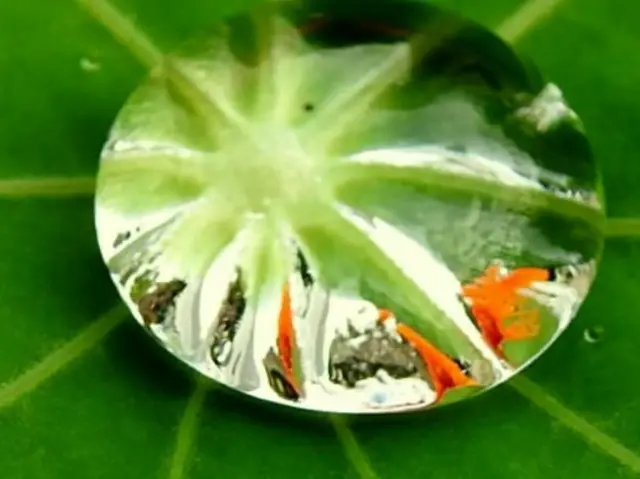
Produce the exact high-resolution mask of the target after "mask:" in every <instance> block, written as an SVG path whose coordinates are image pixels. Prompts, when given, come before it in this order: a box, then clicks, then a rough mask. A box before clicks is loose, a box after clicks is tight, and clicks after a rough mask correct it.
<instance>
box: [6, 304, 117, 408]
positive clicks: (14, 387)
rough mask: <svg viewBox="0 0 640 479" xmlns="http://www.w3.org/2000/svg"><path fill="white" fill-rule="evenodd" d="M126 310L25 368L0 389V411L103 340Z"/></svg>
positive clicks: (111, 314) (109, 314)
mask: <svg viewBox="0 0 640 479" xmlns="http://www.w3.org/2000/svg"><path fill="white" fill-rule="evenodd" d="M126 317H127V311H126V309H125V307H124V306H123V305H118V306H116V307H115V308H113V309H112V310H110V311H109V312H107V313H106V314H105V315H104V316H102V317H101V318H99V319H98V320H97V321H95V322H94V323H93V324H91V325H90V326H88V327H87V328H86V329H85V330H83V331H81V332H80V333H79V334H78V335H77V336H76V337H74V338H73V339H71V340H70V341H68V342H67V343H65V344H63V345H62V346H61V347H60V348H58V349H56V350H55V351H53V352H52V353H50V354H49V355H48V356H46V357H45V358H43V359H42V360H41V361H40V362H38V363H37V364H35V365H33V366H32V367H31V368H29V369H27V370H26V371H25V372H24V373H22V374H21V375H20V376H18V377H17V378H16V379H15V380H13V381H12V382H9V383H6V384H3V385H2V386H0V409H4V408H6V407H9V406H11V405H12V404H14V403H15V402H16V401H18V400H19V399H20V398H22V397H23V396H25V395H26V394H28V393H30V392H32V391H34V390H35V389H37V388H38V387H39V386H40V385H41V384H43V383H44V382H45V381H47V380H48V379H51V378H52V377H53V376H55V375H56V374H57V373H58V372H60V371H61V370H62V369H64V368H65V367H66V366H68V365H69V364H70V363H71V362H73V361H74V360H76V359H78V358H79V357H80V356H82V354H84V353H85V352H87V351H89V350H90V349H91V348H93V347H94V346H95V345H97V344H98V343H99V342H100V341H102V340H103V339H104V338H105V337H106V336H107V335H108V334H109V333H110V332H111V331H113V330H114V329H115V327H116V326H118V325H119V324H120V323H121V322H122V321H123V320H124V319H125V318H126Z"/></svg>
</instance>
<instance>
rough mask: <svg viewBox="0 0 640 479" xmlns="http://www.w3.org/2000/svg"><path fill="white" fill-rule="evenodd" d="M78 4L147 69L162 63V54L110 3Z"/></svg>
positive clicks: (85, 1)
mask: <svg viewBox="0 0 640 479" xmlns="http://www.w3.org/2000/svg"><path fill="white" fill-rule="evenodd" d="M76 2H77V3H78V4H79V5H80V6H81V7H83V8H84V9H85V10H87V11H88V12H89V13H90V14H91V15H92V16H93V17H94V18H95V19H96V20H97V21H98V22H99V23H100V24H102V25H103V26H104V27H105V28H106V29H107V30H109V31H110V32H111V34H112V35H113V36H114V38H116V40H118V41H119V42H120V43H121V44H122V45H123V46H124V47H126V48H127V49H128V50H129V51H131V52H132V53H133V55H134V56H135V57H136V58H137V59H138V61H140V63H142V64H143V65H145V66H146V67H147V68H152V67H154V66H156V65H158V64H159V63H160V62H161V61H162V56H163V55H162V52H160V51H159V50H158V49H157V48H156V46H155V45H154V44H153V42H152V41H151V40H150V39H149V38H148V37H147V36H146V35H145V34H144V33H142V32H141V31H140V30H139V29H138V28H137V27H136V26H135V25H134V24H133V22H131V21H130V20H129V19H128V18H126V17H125V16H124V15H123V14H122V13H121V12H120V11H119V10H118V9H116V8H115V7H114V6H113V5H111V3H110V2H109V1H105V0H76Z"/></svg>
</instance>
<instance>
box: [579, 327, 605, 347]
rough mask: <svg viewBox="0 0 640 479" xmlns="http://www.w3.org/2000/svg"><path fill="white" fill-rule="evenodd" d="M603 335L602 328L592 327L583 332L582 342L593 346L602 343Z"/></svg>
mask: <svg viewBox="0 0 640 479" xmlns="http://www.w3.org/2000/svg"><path fill="white" fill-rule="evenodd" d="M603 334H604V328H603V327H602V326H593V327H591V328H587V329H585V330H584V334H583V337H584V340H585V341H586V342H587V343H590V344H595V343H599V342H600V341H602V335H603Z"/></svg>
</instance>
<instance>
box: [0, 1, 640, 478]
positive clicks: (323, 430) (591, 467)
mask: <svg viewBox="0 0 640 479" xmlns="http://www.w3.org/2000/svg"><path fill="white" fill-rule="evenodd" d="M251 3H252V2H251V1H250V0H246V1H245V2H240V1H234V2H200V1H196V0H185V1H182V2H165V4H163V6H162V8H158V4H157V2H151V1H148V0H118V1H115V2H113V3H106V2H104V1H103V0H82V1H78V2H77V3H74V2H73V1H71V0H69V1H66V0H56V1H55V2H52V3H47V2H44V3H43V2H37V1H35V0H23V1H21V2H17V1H15V0H9V1H7V2H5V3H3V5H2V6H0V39H2V44H4V45H7V46H8V47H7V48H5V49H4V52H3V54H2V55H0V71H2V73H3V75H2V77H1V78H2V79H1V80H0V85H2V86H3V92H4V93H3V95H2V96H1V97H0V105H1V106H2V112H3V113H2V115H1V116H0V128H2V131H3V132H4V133H5V134H3V135H0V159H2V161H0V196H1V197H2V198H1V199H0V211H2V213H3V221H4V225H3V226H4V228H3V231H4V235H3V237H2V241H1V242H0V244H2V248H3V251H4V255H3V262H2V271H1V274H2V277H3V278H5V282H4V286H3V288H2V306H1V307H0V315H1V317H2V320H3V321H2V324H3V326H2V327H1V328H2V329H1V331H2V333H3V334H2V335H0V351H2V353H3V361H1V362H0V384H1V385H0V430H2V432H3V434H2V439H0V445H1V446H2V447H1V448H0V464H2V472H3V474H4V477H9V478H12V479H13V478H16V479H20V478H28V479H34V478H35V479H37V478H47V479H50V478H58V477H60V478H75V477H78V478H86V477H90V478H97V479H100V478H113V477H122V478H129V477H131V478H138V477H169V478H171V479H179V478H186V477H189V478H196V479H197V478H200V477H202V478H204V477H211V476H212V475H216V476H220V477H243V478H248V479H251V478H259V477H260V478H261V477H271V476H272V477H285V478H287V477H296V478H315V477H321V478H325V477H361V478H374V477H379V478H396V477H406V478H409V479H411V478H419V477H430V476H431V475H438V476H442V477H474V478H475V477H491V478H512V477H533V478H538V477H540V478H542V477H556V476H557V475H558V471H560V470H562V471H563V474H566V475H572V476H576V477H581V476H585V477H635V476H636V475H637V474H639V473H640V455H639V452H638V447H639V446H638V443H637V438H638V436H639V433H640V430H639V427H640V426H638V421H637V418H638V416H640V409H639V408H640V406H639V404H640V403H639V402H638V401H637V396H638V394H639V393H640V391H639V390H638V387H637V386H635V384H636V383H635V382H634V380H633V375H634V371H635V370H636V369H637V367H638V356H637V354H636V353H635V351H636V339H635V338H636V336H637V335H635V333H634V331H636V330H638V328H639V327H640V326H635V324H636V323H635V321H634V313H633V312H634V311H635V310H636V309H637V308H636V307H635V306H634V304H636V302H635V300H634V299H633V298H635V297H637V294H636V290H637V285H638V281H640V277H639V275H638V269H637V264H640V243H639V242H638V238H637V237H638V231H639V230H640V227H638V225H639V224H640V218H639V217H640V199H639V198H640V196H638V194H637V191H636V189H637V188H636V186H637V185H636V183H637V180H636V178H637V177H638V174H637V173H638V171H636V170H637V169H638V168H640V167H638V166H637V165H636V162H634V161H632V160H633V158H632V156H629V155H630V154H631V155H632V152H634V151H637V150H638V148H639V147H640V145H638V144H637V142H638V141H639V140H637V138H638V137H637V135H635V133H634V132H635V126H636V125H637V123H638V118H637V116H638V111H640V104H639V103H638V101H639V100H638V96H637V94H636V90H637V85H638V84H639V83H640V78H639V74H638V72H637V71H636V70H635V69H633V67H632V61H630V60H629V59H630V58H631V59H633V58H635V51H636V46H637V44H638V41H640V38H638V37H639V35H640V34H639V33H638V31H637V27H636V18H637V14H638V13H639V11H638V8H637V7H636V6H635V5H634V4H633V2H618V3H617V4H616V5H615V7H616V8H613V6H612V5H610V3H608V2H602V1H599V0H583V1H580V2H579V1H577V0H565V1H564V2H563V1H561V0H531V1H529V2H526V3H522V2H519V1H518V0H491V1H487V2H477V1H475V0H456V1H454V0H448V1H445V0H442V1H440V2H439V3H440V4H446V5H449V6H451V7H453V8H455V9H457V10H459V11H461V12H463V13H466V14H468V15H470V16H471V17H472V18H474V19H476V20H479V21H481V22H483V23H485V24H486V25H487V26H489V27H491V28H495V29H497V31H498V32H501V33H502V34H503V36H504V37H505V38H507V40H514V41H517V48H518V49H519V50H521V51H522V52H523V53H524V54H526V55H527V56H529V57H531V58H533V59H535V61H536V62H537V63H538V64H540V66H541V67H542V70H543V72H544V73H545V74H546V75H547V76H548V77H549V78H551V79H552V80H553V81H554V82H555V83H556V84H558V85H559V86H561V87H562V89H563V91H564V93H565V95H566V97H567V99H568V101H569V103H570V104H571V105H572V107H573V108H574V109H575V110H576V111H577V112H578V113H579V114H580V115H581V117H582V119H583V122H584V126H585V129H586V131H587V132H588V133H589V136H590V138H591V139H592V141H593V145H594V149H595V153H596V157H597V158H598V159H599V161H600V164H601V168H602V171H603V175H602V181H603V182H604V184H605V187H606V189H607V207H608V213H609V215H610V216H611V217H612V218H613V219H612V220H610V222H609V224H608V228H609V230H610V231H611V232H612V238H611V239H610V240H609V241H608V242H607V245H606V248H605V253H604V256H603V262H602V264H601V267H600V272H599V276H598V280H597V281H596V284H595V287H594V289H593V292H592V294H591V295H590V296H589V298H588V299H587V301H586V304H585V306H584V307H583V309H582V312H581V313H580V315H579V316H578V318H577V319H576V320H575V321H574V322H573V324H572V325H571V326H570V327H569V329H568V330H567V331H566V332H565V333H564V334H563V335H562V337H561V338H560V339H559V340H558V341H557V343H556V344H555V345H554V346H553V347H552V348H551V349H550V350H549V351H548V352H547V353H546V354H545V356H544V357H543V358H541V359H540V360H539V361H538V362H537V363H536V365H535V366H533V367H531V368H530V369H528V370H527V371H526V373H524V376H523V377H522V378H516V379H515V380H513V381H512V382H511V383H510V385H505V386H501V387H500V388H498V389H496V390H495V391H492V392H490V393H487V394H485V395H483V396H482V397H479V398H476V399H474V400H471V401H466V402H464V403H462V404H460V405H457V406H450V407H447V408H443V409H442V410H438V411H432V412H429V413H426V414H422V415H421V414H418V415H416V414H411V415H407V416H405V417H402V418H398V417H394V418H390V419H379V418H377V419H375V420H362V421H357V422H356V423H355V424H353V425H352V426H351V428H350V427H349V426H348V425H347V424H345V422H344V420H343V419H340V420H339V421H334V422H333V423H331V422H329V421H328V419H327V418H326V417H317V416H313V417H311V418H310V417H307V415H304V416H300V415H299V414H293V413H291V412H289V411H281V410H279V409H276V408H273V407H268V406H264V405H258V404H255V403H254V402H253V401H251V400H247V399H246V398H243V397H239V396H238V395H236V394H231V393H228V392H225V391H222V390H215V391H208V390H205V389H206V388H205V387H203V386H202V385H201V384H199V383H197V382H196V381H195V380H194V378H193V376H192V375H191V374H190V373H189V372H188V371H185V370H184V369H182V368H180V367H177V366H176V365H175V363H174V362H173V361H171V360H169V358H167V355H166V353H164V351H162V350H161V349H160V348H159V347H157V346H156V345H154V344H152V343H151V342H150V341H149V338H148V337H147V336H146V335H145V334H144V333H142V332H141V331H140V330H139V328H138V327H137V326H136V325H135V323H134V321H133V320H132V319H130V318H128V315H127V313H126V312H124V310H123V308H122V307H117V305H118V304H120V300H119V298H117V295H116V293H115V291H114V288H113V286H112V284H111V282H110V280H109V274H108V272H107V271H106V269H105V268H104V266H103V265H102V261H101V259H100V255H99V252H98V246H97V243H96V240H95V233H94V225H93V222H94V219H93V199H92V197H91V195H92V194H93V187H94V182H93V177H94V175H95V173H96V170H97V165H98V162H97V158H98V157H99V154H100V150H101V147H102V145H103V143H104V140H105V138H106V134H107V131H108V130H109V128H110V126H111V124H112V121H113V119H114V117H115V116H116V114H117V113H118V111H119V109H120V107H121V106H122V105H123V103H124V102H125V100H126V98H127V97H128V95H129V94H130V92H131V91H132V90H133V89H134V88H135V87H136V86H137V85H138V83H139V82H140V81H142V79H143V77H144V74H145V69H146V67H150V66H156V65H157V64H158V62H159V59H160V58H161V55H162V53H160V52H167V51H171V50H173V49H174V47H176V46H177V45H178V44H180V43H182V42H183V41H184V40H185V39H188V38H192V37H193V36H194V35H195V36H197V35H198V34H202V35H206V34H207V33H208V32H209V31H210V30H211V28H213V26H214V24H215V23H216V22H217V21H218V20H219V19H220V18H221V17H222V16H227V15H230V14H232V13H236V12H240V11H243V10H245V9H246V8H248V7H249V6H250V4H251ZM337 3H346V2H337ZM505 19H508V20H507V21H506V22H505ZM172 68H173V66H172ZM176 68H177V67H176ZM178 73H180V71H179V72H178ZM187 83H189V82H187ZM274 88H278V87H277V85H276V86H275V87H274ZM309 88H312V89H315V88H316V87H314V86H309ZM283 90H286V88H283ZM197 94H198V92H193V91H191V90H187V91H184V90H183V91H182V95H184V96H187V97H189V98H192V97H191V96H190V95H197ZM178 97H180V96H179V95H178ZM354 111H357V109H356V110H354ZM212 115H213V117H214V118H215V120H216V121H220V119H221V118H222V119H225V120H229V111H228V110H225V111H216V112H214V113H213V114H212ZM183 118H188V115H187V114H186V113H185V116H183ZM348 121H350V120H348V119H346V118H345V121H344V122H345V123H347V122H348ZM230 124H231V126H229V128H237V127H238V124H237V123H235V124H234V123H233V122H231V123H230ZM188 125H189V126H188V127H187V128H184V124H176V127H175V129H174V132H175V133H176V134H180V132H183V133H184V132H185V131H186V132H187V133H188V136H187V137H186V138H185V137H184V136H182V137H181V140H182V143H184V144H187V145H189V146H190V147H192V148H194V149H203V148H206V147H207V146H208V145H209V143H208V142H209V139H207V138H204V137H203V135H201V134H200V132H201V131H202V129H204V128H205V126H203V125H197V124H196V125H193V124H192V123H188ZM227 125H229V122H227ZM240 126H242V125H240ZM340 127H341V128H342V125H341V126H340ZM338 131H339V130H338ZM335 144H336V145H338V146H339V147H343V146H344V145H342V144H341V143H340V142H339V141H336V143H335ZM123 173H124V172H123ZM381 173H384V172H381ZM384 174H386V173H384ZM434 178H435V177H434ZM182 180H184V181H185V182H184V183H181V185H183V186H184V187H183V188H181V189H179V190H176V191H177V192H178V193H177V194H176V196H175V197H171V198H169V197H167V198H163V200H164V201H166V203H165V204H166V205H168V204H172V205H175V206H176V207H178V206H179V205H181V204H183V202H186V201H189V200H190V199H191V198H192V197H193V196H192V195H195V194H196V192H197V191H199V186H198V185H199V183H198V181H197V180H198V176H197V175H187V177H186V178H182V179H181V181H182ZM148 181H149V182H150V184H154V182H156V183H155V184H156V185H158V184H161V183H157V182H161V181H164V179H163V178H158V177H156V178H153V177H150V178H149V180H148ZM350 181H352V180H350ZM353 181H355V179H353ZM434 181H435V180H434ZM356 193H357V194H356ZM365 193H367V192H364V191H362V190H360V191H356V192H355V193H354V194H353V196H352V197H350V198H351V199H352V200H353V201H354V202H356V201H357V200H358V198H361V197H362V195H364V194H365ZM109 196H111V195H109ZM532 196H535V195H533V194H532ZM113 197H114V198H117V197H119V195H114V196H113ZM127 199H128V200H135V201H133V203H135V204H137V205H138V207H139V208H140V209H141V210H143V209H146V208H155V206H157V205H155V204H151V203H147V204H145V202H144V201H143V200H145V196H144V194H142V193H141V194H140V196H139V198H127ZM138 200H139V201H140V203H138ZM532 201H533V200H532ZM563 204H564V203H563ZM129 205H130V203H128V205H127V206H129ZM123 206H124V205H123ZM617 218H624V220H623V221H619V220H618V219H617ZM221 221H224V218H221ZM586 223H590V220H588V218H587V221H586ZM508 224H509V225H511V226H514V225H517V222H516V223H511V220H509V222H508ZM550 224H551V225H553V224H554V223H553V222H551V223H550ZM199 225H202V223H201V222H199V221H197V219H196V220H194V222H193V228H194V229H198V228H199V227H200V226H199ZM228 229H229V230H231V229H232V228H231V227H229V228H228ZM582 229H583V228H582V227H580V228H578V230H582ZM578 233H579V234H582V233H580V232H578ZM354 234H355V232H354ZM183 240H184V242H185V244H188V238H187V237H186V236H184V237H183ZM230 240H231V239H230ZM223 246H224V245H219V246H215V245H212V250H213V251H215V250H216V248H218V247H219V248H222V247H223ZM187 248H188V247H187V246H184V247H179V248H177V253H176V254H177V255H178V256H180V254H179V253H181V252H183V251H184V250H185V249H187ZM589 248H592V246H589ZM594 248H595V247H594ZM208 254H211V251H209V252H208V253H207V255H208ZM207 255H205V256H207ZM258 256H260V255H259V254H258ZM365 259H366V258H365ZM199 261H204V262H206V261H208V257H205V258H203V259H201V260H199ZM199 261H195V262H194V263H196V265H197V263H199ZM269 265H270V266H269ZM266 267H267V269H269V268H274V267H276V268H277V267H278V265H277V264H276V265H271V263H268V264H267V266H266ZM114 308H115V309H114ZM593 328H602V331H603V332H602V334H601V337H600V339H599V340H598V341H597V342H592V340H591V339H589V340H587V339H585V338H591V336H589V335H586V336H585V331H588V330H591V329H593ZM332 428H335V430H336V432H337V435H336V434H335V433H334V431H332ZM254 451H255V452H254Z"/></svg>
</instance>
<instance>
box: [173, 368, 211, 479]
mask: <svg viewBox="0 0 640 479" xmlns="http://www.w3.org/2000/svg"><path fill="white" fill-rule="evenodd" d="M208 390H209V388H208V386H207V385H206V383H205V382H204V380H200V381H198V383H197V385H196V388H195V390H194V391H193V394H191V397H190V398H189V401H188V402H187V406H186V407H185V410H184V415H183V416H182V420H181V421H180V425H179V426H178V435H177V437H176V449H175V452H174V454H173V458H172V460H171V468H170V470H169V479H182V478H183V477H185V472H186V466H187V461H188V460H189V455H190V453H191V449H192V448H193V444H194V442H195V438H196V433H197V430H198V419H199V418H200V413H201V412H202V408H203V407H204V402H205V399H206V396H207V391H208Z"/></svg>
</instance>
